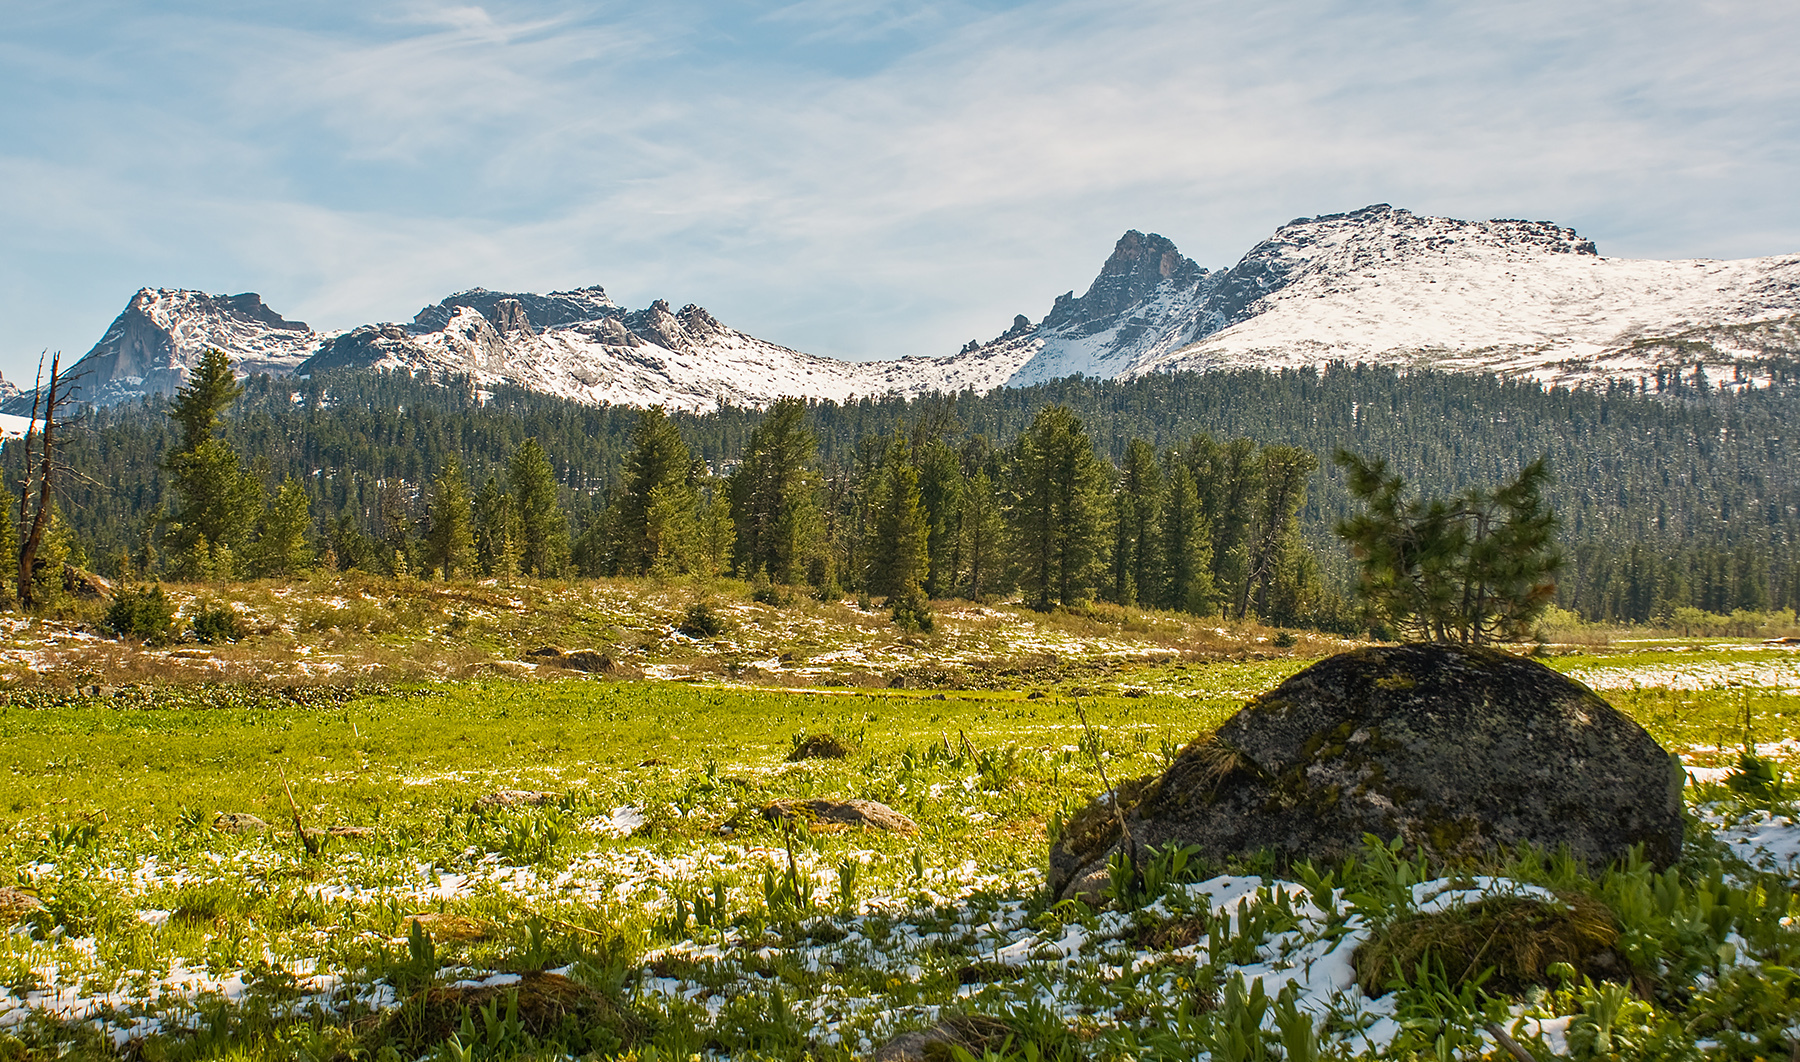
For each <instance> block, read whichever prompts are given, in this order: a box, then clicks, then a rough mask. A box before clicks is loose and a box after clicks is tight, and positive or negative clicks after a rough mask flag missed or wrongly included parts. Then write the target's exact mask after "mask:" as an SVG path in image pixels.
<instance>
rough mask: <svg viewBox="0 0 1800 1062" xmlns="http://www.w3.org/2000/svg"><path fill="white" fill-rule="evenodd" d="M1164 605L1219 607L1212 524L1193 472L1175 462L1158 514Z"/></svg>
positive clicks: (1204, 612) (1206, 610)
mask: <svg viewBox="0 0 1800 1062" xmlns="http://www.w3.org/2000/svg"><path fill="white" fill-rule="evenodd" d="M1160 517H1161V519H1160V521H1159V523H1160V525H1161V526H1160V534H1159V538H1160V540H1161V541H1160V545H1161V547H1162V564H1163V582H1162V586H1161V594H1160V597H1159V600H1158V603H1159V604H1161V605H1162V606H1163V607H1164V608H1171V609H1178V610H1180V611H1183V612H1191V613H1193V614H1195V615H1197V616H1210V615H1213V614H1214V613H1215V612H1216V611H1217V610H1218V593H1217V591H1216V590H1215V589H1214V586H1213V578H1212V566H1213V565H1212V559H1213V558H1212V549H1213V547H1212V528H1211V527H1210V526H1209V525H1208V524H1207V522H1206V513H1205V511H1204V510H1203V509H1202V507H1201V504H1200V494H1199V491H1198V490H1197V489H1196V488H1195V487H1194V476H1193V473H1191V472H1189V471H1188V469H1187V466H1186V465H1185V464H1180V463H1177V464H1176V465H1175V469H1174V471H1173V472H1172V473H1171V474H1170V476H1169V489H1168V492H1167V494H1166V495H1165V501H1164V504H1163V507H1162V512H1161V514H1160Z"/></svg>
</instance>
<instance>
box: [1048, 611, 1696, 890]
mask: <svg viewBox="0 0 1800 1062" xmlns="http://www.w3.org/2000/svg"><path fill="white" fill-rule="evenodd" d="M1123 791H1124V787H1121V796H1122V797H1123V796H1124V792H1123ZM1125 806H1126V814H1127V822H1128V825H1129V826H1130V828H1131V832H1132V835H1133V837H1135V838H1136V839H1137V841H1138V842H1139V843H1140V844H1156V845H1162V844H1166V843H1169V842H1178V843H1182V844H1196V845H1199V846H1200V848H1201V851H1202V853H1204V855H1205V856H1206V857H1208V858H1212V859H1215V860H1225V859H1229V858H1232V857H1239V856H1246V855H1249V854H1251V853H1253V852H1256V851H1259V850H1264V849H1266V850H1271V851H1273V852H1274V853H1275V854H1276V856H1277V858H1278V859H1281V860H1296V859H1311V860H1314V861H1331V860H1335V859H1338V858H1341V857H1342V856H1344V855H1347V854H1349V853H1350V852H1353V851H1355V850H1356V849H1357V848H1358V847H1359V846H1360V845H1361V843H1362V837H1363V835H1364V834H1371V833H1372V834H1374V835H1376V836H1378V837H1381V838H1384V839H1389V838H1393V837H1400V838H1403V839H1404V840H1405V841H1406V842H1407V843H1408V844H1410V845H1413V846H1416V847H1418V848H1421V849H1423V850H1424V851H1426V852H1427V853H1428V854H1430V855H1431V856H1432V857H1433V858H1434V859H1435V860H1437V861H1438V862H1440V863H1444V864H1461V863H1468V862H1470V861H1474V860H1478V859H1480V858H1482V857H1484V856H1486V855H1488V854H1490V853H1492V852H1494V851H1495V850H1497V849H1502V848H1512V847H1514V846H1516V845H1518V844H1520V843H1521V842H1525V843H1530V844H1534V845H1538V846H1540V847H1544V848H1547V849H1556V848H1559V847H1562V846H1567V847H1568V848H1569V850H1570V851H1571V852H1572V853H1573V854H1574V855H1575V856H1576V857H1577V858H1580V859H1583V860H1585V861H1587V862H1589V863H1593V864H1601V863H1606V862H1608V861H1611V860H1613V859H1615V858H1618V857H1619V856H1621V855H1623V854H1624V852H1625V851H1626V849H1628V848H1630V847H1631V846H1633V845H1638V844H1641V845H1643V846H1644V852H1645V855H1646V858H1648V859H1649V860H1650V861H1651V862H1653V863H1656V864H1657V865H1663V866H1666V865H1667V864H1669V863H1671V862H1673V861H1674V860H1675V859H1676V858H1677V857H1678V856H1679V854H1680V851H1681V840H1682V820H1681V790H1680V778H1679V775H1678V774H1677V773H1676V772H1674V771H1673V770H1672V769H1671V767H1670V757H1669V755H1668V753H1667V752H1666V751H1664V750H1663V749H1662V748H1661V747H1660V746H1658V745H1657V743H1656V741H1655V740H1654V739H1653V738H1651V737H1650V735H1649V734H1648V733H1646V732H1645V731H1644V729H1643V728H1642V727H1640V726H1638V725H1637V724H1636V723H1635V722H1633V721H1632V720H1630V719H1629V718H1627V717H1625V716H1624V715H1622V714H1621V713H1619V712H1618V711H1617V710H1615V709H1614V708H1612V706H1610V705H1608V704H1607V703H1606V702H1605V701H1603V700H1601V699H1600V697H1599V696H1598V695H1597V694H1595V693H1594V692H1593V691H1592V690H1590V689H1588V688H1587V687H1585V686H1583V685H1581V684H1580V683H1578V682H1575V681H1573V680H1572V679H1569V678H1566V677H1565V676H1563V675H1560V674H1558V673H1556V672H1555V671H1552V670H1550V669H1549V668H1547V667H1544V666H1543V665H1542V664H1539V663H1537V662H1535V661H1532V660H1527V659H1524V658H1521V657H1516V656H1512V655H1510V654H1507V653H1502V652H1498V651H1496V650H1492V649H1485V648H1472V647H1464V646H1445V645H1405V646H1396V647H1386V648H1372V649H1362V650H1358V651H1355V652H1351V653H1344V654H1340V655H1338V656H1334V657H1331V658H1329V659H1326V660H1323V661H1320V662H1319V663H1317V664H1314V665H1313V666H1312V667H1309V668H1307V669H1306V670H1305V671H1302V672H1300V673H1299V674H1297V675H1295V676H1293V677H1292V678H1290V679H1288V680H1287V681H1286V682H1284V683H1282V684H1281V685H1280V686H1278V687H1276V688H1275V689H1273V690H1270V691H1269V692H1267V693H1264V694H1262V695H1261V696H1259V697H1257V698H1255V699H1254V700H1252V701H1251V702H1250V703H1249V704H1248V705H1246V706H1245V707H1244V709H1243V710H1242V711H1240V712H1239V713H1238V714H1237V715H1235V716H1233V717H1232V718H1231V719H1230V720H1228V721H1227V722H1226V723H1225V724H1224V725H1223V726H1221V727H1220V728H1219V729H1218V731H1217V732H1215V733H1212V734H1208V735H1204V736H1203V737H1201V738H1199V739H1197V740H1196V741H1194V742H1193V743H1191V744H1189V745H1188V746H1187V747H1186V748H1184V749H1183V750H1182V751H1181V753H1180V754H1179V755H1178V756H1177V757H1176V759H1175V762H1174V763H1173V764H1172V765H1171V766H1170V767H1169V769H1168V770H1167V771H1165V772H1164V773H1163V774H1162V775H1161V776H1159V777H1156V778H1153V779H1149V780H1147V781H1146V782H1145V783H1143V784H1142V785H1140V786H1138V787H1137V789H1136V790H1135V791H1134V792H1133V793H1132V795H1131V799H1129V800H1128V801H1126V802H1125ZM1111 819H1112V811H1111V808H1110V806H1106V807H1098V806H1096V807H1095V808H1094V809H1092V813H1091V814H1089V813H1087V812H1084V813H1083V814H1081V815H1077V816H1076V819H1075V821H1076V822H1082V823H1084V824H1085V823H1088V822H1092V823H1093V828H1087V829H1081V830H1073V829H1072V830H1069V831H1065V833H1064V835H1063V837H1062V839H1061V840H1060V841H1059V843H1058V844H1057V845H1056V846H1055V847H1054V848H1053V849H1052V850H1051V860H1050V862H1051V886H1052V888H1053V889H1055V890H1056V891H1057V892H1058V893H1059V894H1061V893H1062V892H1063V891H1064V890H1065V889H1066V888H1067V886H1068V884H1069V883H1070V882H1072V881H1073V880H1074V879H1075V878H1077V877H1079V876H1080V875H1081V874H1083V873H1085V872H1086V871H1087V870H1090V869H1092V868H1093V867H1094V866H1095V865H1096V864H1097V863H1100V864H1103V863H1104V860H1105V859H1106V857H1107V855H1109V854H1110V852H1111V850H1112V848H1113V847H1114V846H1115V845H1117V844H1118V842H1119V836H1118V832H1119V831H1118V828H1117V826H1116V824H1110V822H1111ZM1103 821H1104V822H1106V823H1109V825H1105V826H1102V825H1101V824H1102V822H1103ZM1071 825H1073V823H1072V824H1071Z"/></svg>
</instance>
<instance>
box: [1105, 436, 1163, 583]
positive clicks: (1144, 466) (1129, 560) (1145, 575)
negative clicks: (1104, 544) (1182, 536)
mask: <svg viewBox="0 0 1800 1062" xmlns="http://www.w3.org/2000/svg"><path fill="white" fill-rule="evenodd" d="M1162 503H1163V482H1162V469H1161V468H1159V467H1158V466H1157V461H1156V448H1155V447H1154V446H1151V445H1150V444H1149V443H1147V442H1145V441H1144V440H1142V439H1133V440H1131V442H1130V444H1129V445H1128V446H1127V447H1126V449H1125V463H1124V465H1123V467H1121V468H1120V469H1119V481H1118V483H1117V484H1116V485H1115V486H1114V487H1113V520H1114V524H1113V526H1114V528H1115V532H1114V537H1113V587H1112V599H1113V600H1114V601H1117V602H1119V603H1120V604H1122V605H1139V604H1142V605H1151V604H1155V603H1156V602H1157V599H1158V598H1159V597H1160V596H1161V595H1160V594H1159V593H1158V591H1159V589H1160V586H1159V584H1160V583H1161V581H1162V573H1161V570H1160V563H1159V562H1160V559H1161V558H1160V556H1159V554H1160V550H1159V548H1158V547H1159V545H1160V543H1159V542H1158V539H1157V517H1158V514H1159V512H1160V510H1161V508H1162Z"/></svg>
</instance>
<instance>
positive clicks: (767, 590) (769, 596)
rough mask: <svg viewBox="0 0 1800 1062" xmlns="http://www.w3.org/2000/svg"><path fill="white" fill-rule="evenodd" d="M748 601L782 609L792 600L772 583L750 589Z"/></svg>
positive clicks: (784, 591) (785, 592)
mask: <svg viewBox="0 0 1800 1062" xmlns="http://www.w3.org/2000/svg"><path fill="white" fill-rule="evenodd" d="M750 600H752V601H754V602H756V603H757V604H759V605H770V606H773V607H775V608H784V607H786V606H787V605H788V603H789V602H791V601H792V600H793V598H792V596H791V595H789V593H788V592H787V591H786V590H784V589H782V588H781V587H779V586H776V585H774V584H773V583H762V584H759V585H757V586H756V587H754V588H752V589H751V591H750Z"/></svg>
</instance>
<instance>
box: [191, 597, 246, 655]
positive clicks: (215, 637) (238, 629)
mask: <svg viewBox="0 0 1800 1062" xmlns="http://www.w3.org/2000/svg"><path fill="white" fill-rule="evenodd" d="M243 636H244V621H243V619H242V618H240V617H239V616H238V614H237V609H235V608H232V607H231V606H230V605H216V606H213V607H211V608H203V609H201V610H199V611H198V612H196V613H194V637H195V638H197V639H199V640H200V641H201V642H204V643H205V644H207V645H218V644H219V643H221V642H235V641H237V640H238V639H239V638H242V637H243Z"/></svg>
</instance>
